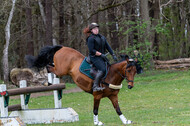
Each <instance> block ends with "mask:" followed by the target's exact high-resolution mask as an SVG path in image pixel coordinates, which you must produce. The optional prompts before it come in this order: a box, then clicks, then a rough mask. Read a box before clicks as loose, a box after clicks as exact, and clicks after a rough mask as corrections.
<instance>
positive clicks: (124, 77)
mask: <svg viewBox="0 0 190 126" xmlns="http://www.w3.org/2000/svg"><path fill="white" fill-rule="evenodd" d="M117 73H118V74H119V75H120V76H121V77H122V78H123V79H126V80H127V82H134V81H133V80H129V79H128V78H127V74H126V73H127V69H125V76H123V75H122V74H121V73H120V72H118V71H117Z"/></svg>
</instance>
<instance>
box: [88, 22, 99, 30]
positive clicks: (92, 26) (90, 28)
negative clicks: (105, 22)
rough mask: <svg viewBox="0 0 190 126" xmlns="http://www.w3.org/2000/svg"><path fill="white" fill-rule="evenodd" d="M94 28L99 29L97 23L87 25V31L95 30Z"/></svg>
mask: <svg viewBox="0 0 190 126" xmlns="http://www.w3.org/2000/svg"><path fill="white" fill-rule="evenodd" d="M95 27H99V25H98V24H97V23H95V22H93V23H91V24H90V25H89V30H92V29H93V28H95Z"/></svg>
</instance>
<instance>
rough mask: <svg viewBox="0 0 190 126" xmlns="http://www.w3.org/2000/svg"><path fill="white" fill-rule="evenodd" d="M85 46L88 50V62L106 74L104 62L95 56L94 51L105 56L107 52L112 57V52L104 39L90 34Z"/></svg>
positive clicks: (98, 35)
mask: <svg viewBox="0 0 190 126" xmlns="http://www.w3.org/2000/svg"><path fill="white" fill-rule="evenodd" d="M87 45H88V49H89V56H90V60H91V62H92V63H93V65H95V67H96V68H97V69H98V70H100V71H103V72H104V73H105V72H106V64H105V60H104V59H103V58H102V57H101V56H96V55H95V54H96V51H98V52H101V53H102V54H105V53H106V51H108V52H109V53H110V54H111V55H113V50H112V48H111V47H110V45H109V44H108V42H107V40H106V38H105V37H104V36H102V35H100V34H97V35H95V34H91V35H90V36H89V37H88V38H87Z"/></svg>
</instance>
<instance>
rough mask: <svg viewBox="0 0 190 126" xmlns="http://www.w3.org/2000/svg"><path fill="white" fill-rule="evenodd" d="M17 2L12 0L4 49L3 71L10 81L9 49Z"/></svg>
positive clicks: (5, 77)
mask: <svg viewBox="0 0 190 126" xmlns="http://www.w3.org/2000/svg"><path fill="white" fill-rule="evenodd" d="M15 3H16V0H12V8H11V11H10V13H9V18H8V21H7V24H6V27H5V37H6V44H5V46H4V50H3V73H4V81H5V82H8V80H9V61H8V49H9V43H10V34H11V33H10V26H11V21H12V18H13V13H14V9H15Z"/></svg>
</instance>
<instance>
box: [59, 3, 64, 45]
mask: <svg viewBox="0 0 190 126" xmlns="http://www.w3.org/2000/svg"><path fill="white" fill-rule="evenodd" d="M59 43H60V44H62V45H63V43H64V5H63V0H59Z"/></svg>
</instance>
